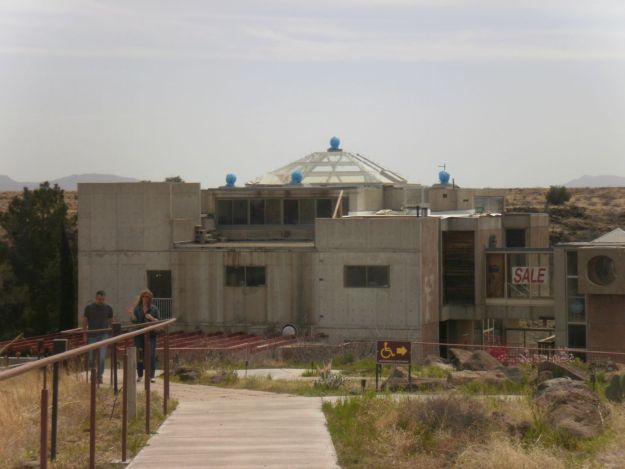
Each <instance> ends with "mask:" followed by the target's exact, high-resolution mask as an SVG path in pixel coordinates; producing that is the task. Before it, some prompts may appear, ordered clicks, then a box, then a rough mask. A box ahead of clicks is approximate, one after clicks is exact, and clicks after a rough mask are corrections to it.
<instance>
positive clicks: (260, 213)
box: [250, 199, 265, 225]
mask: <svg viewBox="0 0 625 469" xmlns="http://www.w3.org/2000/svg"><path fill="white" fill-rule="evenodd" d="M250 224H252V225H264V224H265V201H264V200H263V199H252V200H250Z"/></svg>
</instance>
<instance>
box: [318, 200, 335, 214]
mask: <svg viewBox="0 0 625 469" xmlns="http://www.w3.org/2000/svg"><path fill="white" fill-rule="evenodd" d="M317 218H332V199H317Z"/></svg>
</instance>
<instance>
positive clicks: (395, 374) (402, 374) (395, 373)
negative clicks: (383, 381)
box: [388, 366, 408, 380]
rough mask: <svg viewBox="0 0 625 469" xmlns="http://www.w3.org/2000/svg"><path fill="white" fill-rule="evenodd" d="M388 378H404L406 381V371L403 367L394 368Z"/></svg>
mask: <svg viewBox="0 0 625 469" xmlns="http://www.w3.org/2000/svg"><path fill="white" fill-rule="evenodd" d="M388 377H389V378H406V380H407V379H408V369H407V368H404V367H403V366H396V367H394V368H393V369H392V370H391V373H390V374H389V375H388Z"/></svg>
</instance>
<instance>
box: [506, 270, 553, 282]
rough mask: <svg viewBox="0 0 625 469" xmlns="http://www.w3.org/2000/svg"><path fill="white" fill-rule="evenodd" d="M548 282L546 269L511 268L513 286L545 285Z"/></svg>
mask: <svg viewBox="0 0 625 469" xmlns="http://www.w3.org/2000/svg"><path fill="white" fill-rule="evenodd" d="M548 281H549V271H548V269H547V267H513V268H512V284H513V285H545V284H547V282H548Z"/></svg>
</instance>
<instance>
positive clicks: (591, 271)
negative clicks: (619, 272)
mask: <svg viewBox="0 0 625 469" xmlns="http://www.w3.org/2000/svg"><path fill="white" fill-rule="evenodd" d="M588 278H589V279H590V281H591V282H592V283H594V284H595V285H601V286H607V285H610V284H611V283H612V282H614V280H615V279H616V274H615V273H614V261H613V260H612V259H610V258H609V257H608V256H595V257H593V258H592V259H590V260H589V261H588Z"/></svg>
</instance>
